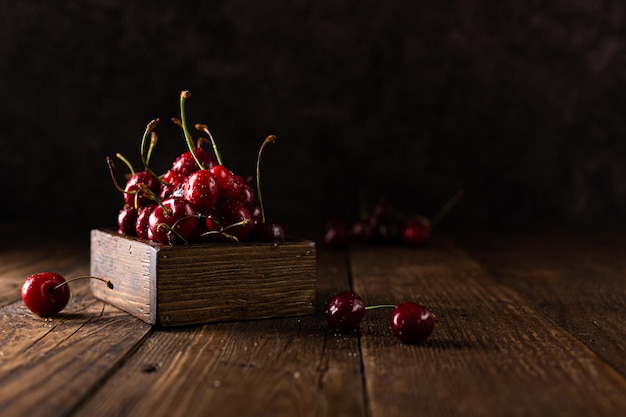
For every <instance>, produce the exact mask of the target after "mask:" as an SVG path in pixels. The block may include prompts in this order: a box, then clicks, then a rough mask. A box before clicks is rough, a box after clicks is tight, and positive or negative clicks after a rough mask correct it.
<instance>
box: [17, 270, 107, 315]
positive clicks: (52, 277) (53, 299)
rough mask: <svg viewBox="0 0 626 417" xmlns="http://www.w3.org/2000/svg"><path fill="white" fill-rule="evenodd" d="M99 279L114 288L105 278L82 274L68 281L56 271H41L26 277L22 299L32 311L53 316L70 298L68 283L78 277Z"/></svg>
mask: <svg viewBox="0 0 626 417" xmlns="http://www.w3.org/2000/svg"><path fill="white" fill-rule="evenodd" d="M86 278H89V279H97V280H100V281H103V282H106V284H107V287H109V288H111V289H113V284H112V283H111V281H107V280H105V279H103V278H99V277H92V276H82V277H78V278H73V279H71V280H69V281H66V280H65V278H64V277H63V276H61V275H59V274H55V273H54V272H39V273H37V274H33V275H31V276H29V277H28V278H26V281H25V282H24V284H23V285H22V301H23V302H24V304H25V305H26V307H28V309H29V310H30V311H32V312H33V313H35V314H36V315H38V316H41V317H52V316H54V315H56V314H57V313H59V312H60V311H61V310H63V309H64V308H65V306H66V305H67V303H68V301H69V300H70V295H71V293H70V287H69V285H67V284H68V283H70V282H72V281H75V280H78V279H86Z"/></svg>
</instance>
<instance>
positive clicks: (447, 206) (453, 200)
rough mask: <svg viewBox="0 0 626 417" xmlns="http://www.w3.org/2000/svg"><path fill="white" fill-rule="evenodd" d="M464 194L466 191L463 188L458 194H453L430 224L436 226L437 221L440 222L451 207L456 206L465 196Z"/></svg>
mask: <svg viewBox="0 0 626 417" xmlns="http://www.w3.org/2000/svg"><path fill="white" fill-rule="evenodd" d="M464 194H465V191H464V190H463V189H461V190H459V191H457V192H456V194H455V195H453V196H452V198H450V199H449V200H448V201H447V202H446V204H444V205H443V207H441V209H440V210H439V212H438V213H437V214H436V215H435V217H433V220H432V221H431V223H430V224H431V225H432V226H435V225H436V224H437V223H439V222H440V221H441V219H443V217H444V216H445V215H446V214H447V213H448V212H449V211H450V209H451V208H452V207H454V206H455V205H456V204H457V203H458V202H459V201H460V200H461V199H462V198H463V195H464Z"/></svg>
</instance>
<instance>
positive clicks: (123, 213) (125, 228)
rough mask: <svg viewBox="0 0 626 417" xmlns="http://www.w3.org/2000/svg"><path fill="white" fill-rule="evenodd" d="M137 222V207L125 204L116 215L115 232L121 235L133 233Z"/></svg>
mask: <svg viewBox="0 0 626 417" xmlns="http://www.w3.org/2000/svg"><path fill="white" fill-rule="evenodd" d="M136 224H137V209H136V208H135V207H131V206H126V207H124V208H122V209H121V210H120V211H119V213H118V215H117V232H118V233H121V234H123V235H135V234H136V232H135V227H136Z"/></svg>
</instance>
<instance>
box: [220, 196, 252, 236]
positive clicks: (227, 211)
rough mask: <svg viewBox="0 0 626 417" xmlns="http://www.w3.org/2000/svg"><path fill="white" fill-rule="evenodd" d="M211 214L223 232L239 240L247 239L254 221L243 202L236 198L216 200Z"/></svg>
mask: <svg viewBox="0 0 626 417" xmlns="http://www.w3.org/2000/svg"><path fill="white" fill-rule="evenodd" d="M213 216H215V219H216V220H217V221H218V222H219V224H221V226H222V231H223V232H224V233H227V234H229V235H231V236H235V237H236V238H237V239H238V240H239V241H240V242H243V241H246V240H248V238H249V236H250V233H251V232H252V227H253V223H254V221H253V219H252V215H251V214H250V211H249V210H248V209H247V208H246V207H245V206H244V205H243V203H241V202H240V201H237V200H218V201H217V203H216V205H215V210H214V211H213Z"/></svg>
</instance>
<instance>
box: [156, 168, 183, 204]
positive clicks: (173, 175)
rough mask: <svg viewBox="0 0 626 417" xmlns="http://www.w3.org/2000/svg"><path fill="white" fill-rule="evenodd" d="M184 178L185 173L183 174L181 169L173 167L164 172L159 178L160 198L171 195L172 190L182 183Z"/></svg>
mask: <svg viewBox="0 0 626 417" xmlns="http://www.w3.org/2000/svg"><path fill="white" fill-rule="evenodd" d="M186 178H187V175H185V173H184V172H183V171H175V170H173V169H170V170H169V171H167V172H166V173H165V174H163V177H162V178H161V179H162V182H161V192H160V194H159V197H161V200H165V199H166V198H169V197H172V194H173V193H174V190H176V188H177V187H179V186H181V185H182V183H183V182H185V179H186Z"/></svg>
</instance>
